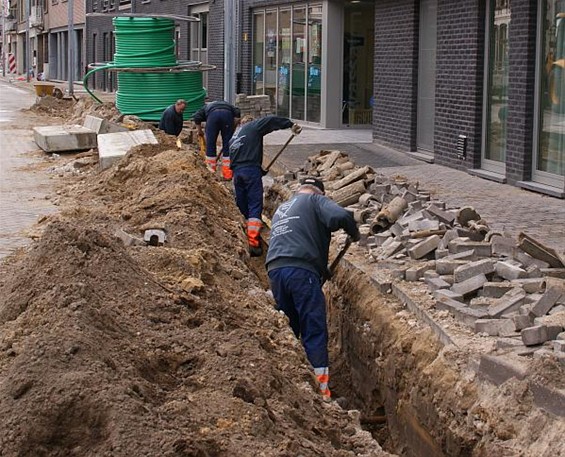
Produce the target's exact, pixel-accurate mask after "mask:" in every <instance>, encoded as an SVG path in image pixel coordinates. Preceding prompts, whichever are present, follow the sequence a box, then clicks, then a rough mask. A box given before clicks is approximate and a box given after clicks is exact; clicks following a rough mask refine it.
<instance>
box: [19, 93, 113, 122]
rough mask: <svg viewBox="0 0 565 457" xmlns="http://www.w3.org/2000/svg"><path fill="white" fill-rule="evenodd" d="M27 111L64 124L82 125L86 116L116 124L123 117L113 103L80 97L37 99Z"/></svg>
mask: <svg viewBox="0 0 565 457" xmlns="http://www.w3.org/2000/svg"><path fill="white" fill-rule="evenodd" d="M29 111H31V112H33V113H39V114H47V115H49V116H56V117H59V118H61V119H63V120H64V121H65V123H66V124H82V123H83V121H84V118H85V117H86V116H87V115H91V116H96V117H101V118H103V119H107V120H109V121H112V122H117V121H118V120H120V119H121V118H122V117H123V116H122V114H121V113H120V112H119V111H118V109H117V108H116V105H114V103H111V102H106V103H98V102H96V101H95V100H94V99H92V98H90V97H80V98H78V99H76V100H75V99H72V98H63V99H58V98H56V97H52V96H50V95H48V96H46V97H38V98H37V100H36V102H35V103H34V104H33V105H32V106H31V107H30V108H29Z"/></svg>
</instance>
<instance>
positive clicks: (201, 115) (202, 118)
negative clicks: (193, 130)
mask: <svg viewBox="0 0 565 457" xmlns="http://www.w3.org/2000/svg"><path fill="white" fill-rule="evenodd" d="M219 109H222V110H226V111H230V112H231V113H232V115H233V117H234V118H235V117H241V111H240V110H239V108H237V107H235V106H233V105H231V104H229V103H228V102H225V101H223V100H221V101H217V102H211V103H208V104H206V105H204V106H203V107H202V108H200V109H199V110H198V111H196V113H194V116H193V117H192V118H193V119H194V123H195V124H196V125H200V124H202V122H206V120H207V119H208V116H209V115H210V114H211V113H213V112H214V111H216V110H219Z"/></svg>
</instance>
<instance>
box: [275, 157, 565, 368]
mask: <svg viewBox="0 0 565 457" xmlns="http://www.w3.org/2000/svg"><path fill="white" fill-rule="evenodd" d="M307 175H312V176H318V177H320V178H322V179H323V180H324V182H325V183H326V189H328V192H327V193H328V195H329V196H330V197H331V198H332V199H333V200H334V201H336V202H337V203H338V204H340V205H341V206H343V207H346V208H348V209H349V210H351V211H352V212H353V214H354V217H355V219H356V221H357V222H358V223H359V224H360V231H361V233H362V240H361V242H360V244H361V245H364V246H366V247H367V250H368V256H369V258H370V260H371V261H374V262H379V264H380V265H381V266H386V267H387V268H388V269H389V270H390V271H391V274H392V275H393V277H394V278H395V279H398V280H405V281H422V282H424V283H426V284H427V286H428V288H429V290H430V293H432V294H433V297H434V298H435V303H436V304H435V306H436V309H438V310H447V311H449V313H451V314H452V315H453V316H454V317H456V318H457V319H458V320H459V321H460V322H461V323H462V324H464V325H466V326H468V327H470V328H471V329H473V330H474V331H475V333H481V334H484V335H489V336H497V337H501V339H499V340H498V341H497V346H498V347H500V348H504V349H511V350H513V351H516V352H517V353H518V354H520V355H525V354H531V353H533V352H538V351H542V352H550V351H552V352H554V353H555V355H556V357H558V358H559V360H560V361H561V362H562V363H563V364H565V332H564V329H565V261H564V257H563V256H562V255H561V254H560V253H558V252H555V251H554V250H553V249H551V248H549V247H547V246H544V245H542V244H541V243H539V242H537V241H536V240H535V239H533V238H531V237H529V236H528V235H526V234H524V233H522V234H521V235H520V236H519V239H514V238H512V237H510V236H508V235H506V234H504V233H501V232H497V231H494V230H491V229H490V228H489V225H488V223H487V221H485V220H483V219H482V218H481V216H480V215H479V214H478V213H477V212H476V211H475V210H474V209H473V208H472V207H463V208H446V204H445V202H443V201H440V200H434V199H432V196H431V194H430V192H428V191H426V190H424V189H420V188H419V183H418V182H409V181H408V180H407V179H406V178H404V177H401V176H397V177H394V178H387V177H384V176H381V175H378V174H377V173H375V171H374V170H373V169H372V168H371V167H368V166H365V167H358V166H356V165H355V164H354V163H353V162H352V160H351V159H350V158H349V157H348V156H347V155H346V154H344V153H342V152H340V151H322V152H320V153H319V154H317V155H315V156H312V157H310V158H309V159H308V161H307V162H306V164H305V165H304V166H303V167H302V168H301V169H300V170H298V171H297V172H289V173H286V174H284V175H283V176H282V177H280V178H278V179H279V181H282V182H284V183H286V184H288V187H289V188H290V189H295V188H296V187H297V186H298V185H299V182H300V180H301V179H302V178H303V177H305V176H307Z"/></svg>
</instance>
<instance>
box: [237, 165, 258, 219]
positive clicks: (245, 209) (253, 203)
mask: <svg viewBox="0 0 565 457" xmlns="http://www.w3.org/2000/svg"><path fill="white" fill-rule="evenodd" d="M262 177H263V173H262V172H261V167H259V166H249V167H238V168H236V169H235V170H234V171H233V186H234V188H235V202H236V204H237V207H238V208H239V210H240V211H241V214H243V217H245V219H259V220H261V214H262V213H263V180H262Z"/></svg>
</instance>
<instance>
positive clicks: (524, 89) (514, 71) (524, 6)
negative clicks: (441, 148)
mask: <svg viewBox="0 0 565 457" xmlns="http://www.w3.org/2000/svg"><path fill="white" fill-rule="evenodd" d="M510 7H511V14H512V20H511V21H510V28H509V43H510V45H509V50H508V60H509V64H510V81H509V88H508V118H507V151H506V177H507V180H508V182H509V183H515V182H516V181H521V180H526V181H527V180H530V179H531V171H532V149H533V138H534V122H535V119H534V97H535V61H536V29H537V24H536V22H537V21H536V17H537V2H536V1H532V0H511V2H510Z"/></svg>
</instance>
